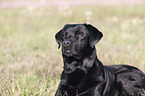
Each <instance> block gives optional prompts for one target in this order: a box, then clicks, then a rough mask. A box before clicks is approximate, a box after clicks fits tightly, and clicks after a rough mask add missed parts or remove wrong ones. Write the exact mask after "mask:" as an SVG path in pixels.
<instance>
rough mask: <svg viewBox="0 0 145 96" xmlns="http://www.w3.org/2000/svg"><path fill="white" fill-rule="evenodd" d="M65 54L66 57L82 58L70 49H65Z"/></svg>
mask: <svg viewBox="0 0 145 96" xmlns="http://www.w3.org/2000/svg"><path fill="white" fill-rule="evenodd" d="M63 56H65V57H68V58H69V57H70V58H71V57H73V58H75V59H81V56H79V55H77V54H74V53H73V52H71V51H70V50H63Z"/></svg>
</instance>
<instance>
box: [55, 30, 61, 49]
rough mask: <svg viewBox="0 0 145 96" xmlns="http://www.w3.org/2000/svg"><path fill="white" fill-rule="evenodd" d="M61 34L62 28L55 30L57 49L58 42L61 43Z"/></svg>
mask: <svg viewBox="0 0 145 96" xmlns="http://www.w3.org/2000/svg"><path fill="white" fill-rule="evenodd" d="M61 36H62V29H61V30H60V31H59V32H57V33H56V34H55V39H56V42H57V43H58V45H59V46H58V49H59V48H60V43H61Z"/></svg>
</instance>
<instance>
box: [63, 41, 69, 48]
mask: <svg viewBox="0 0 145 96" xmlns="http://www.w3.org/2000/svg"><path fill="white" fill-rule="evenodd" d="M62 45H63V46H64V47H67V46H70V41H67V40H65V41H63V42H62Z"/></svg>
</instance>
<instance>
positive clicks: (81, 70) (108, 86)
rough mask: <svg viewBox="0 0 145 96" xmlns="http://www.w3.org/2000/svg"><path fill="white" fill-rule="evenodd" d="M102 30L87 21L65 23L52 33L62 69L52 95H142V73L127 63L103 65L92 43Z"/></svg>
mask: <svg viewBox="0 0 145 96" xmlns="http://www.w3.org/2000/svg"><path fill="white" fill-rule="evenodd" d="M102 37H103V34H102V33H101V32H100V31H99V30H98V29H97V28H95V27H94V26H92V25H90V24H66V25H65V26H64V27H63V29H61V30H60V31H59V32H58V33H57V34H56V35H55V38H56V41H57V43H58V45H59V47H58V48H60V47H61V46H62V56H63V61H64V67H63V68H64V70H63V72H62V74H61V78H60V84H59V86H58V89H57V91H56V94H55V96H143V94H144V90H145V74H144V73H143V72H142V71H140V70H139V69H138V68H136V67H133V66H128V65H110V66H104V65H103V64H102V63H101V61H100V60H99V59H98V58H97V55H96V48H95V44H97V43H98V42H99V40H100V39H101V38H102Z"/></svg>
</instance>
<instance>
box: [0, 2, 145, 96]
mask: <svg viewBox="0 0 145 96" xmlns="http://www.w3.org/2000/svg"><path fill="white" fill-rule="evenodd" d="M127 1H129V2H119V0H118V1H117V0H116V1H114V0H110V2H109V1H107V2H105V0H103V1H97V0H96V1H94V0H92V1H91V0H84V1H76V0H74V1H72V0H67V1H64V0H63V1H61V0H58V1H56V0H55V1H50V0H47V1H46V0H43V1H41V0H36V1H34V0H32V1H27V0H26V1H23V0H20V1H16V0H5V1H4V0H0V96H54V93H55V91H56V89H57V86H58V83H59V77H60V74H61V71H62V68H63V63H62V57H61V50H60V49H57V47H58V45H57V43H56V41H55V38H54V36H55V34H56V33H57V32H58V31H59V30H60V29H61V28H62V27H63V26H64V25H65V24H66V23H91V24H92V25H94V26H95V27H97V28H98V29H99V30H100V31H102V32H103V34H104V37H103V39H102V40H101V41H100V42H99V43H98V44H97V45H96V47H97V54H98V57H99V59H100V60H101V61H102V62H103V64H104V65H110V64H128V65H132V66H136V67H138V68H139V69H141V70H142V71H144V72H145V10H144V9H145V3H144V2H139V1H141V0H139V1H138V0H133V1H134V2H133V1H132V0H127ZM135 1H136V2H135ZM76 2H77V3H76Z"/></svg>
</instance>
